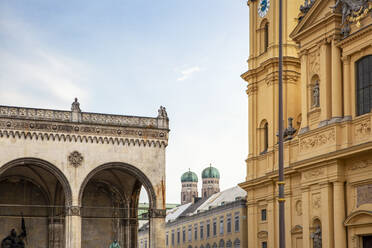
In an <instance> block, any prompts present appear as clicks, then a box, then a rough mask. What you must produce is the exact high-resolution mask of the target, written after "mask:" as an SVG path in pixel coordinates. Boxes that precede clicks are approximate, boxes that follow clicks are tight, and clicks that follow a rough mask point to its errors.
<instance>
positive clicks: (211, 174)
mask: <svg viewBox="0 0 372 248" xmlns="http://www.w3.org/2000/svg"><path fill="white" fill-rule="evenodd" d="M202 178H203V179H204V178H218V179H219V178H220V172H219V171H218V170H217V169H216V168H214V167H212V166H209V167H207V168H205V169H204V170H203V172H202Z"/></svg>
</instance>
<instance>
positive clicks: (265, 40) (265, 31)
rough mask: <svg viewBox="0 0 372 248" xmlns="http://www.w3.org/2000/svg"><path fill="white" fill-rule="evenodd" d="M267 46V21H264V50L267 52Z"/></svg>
mask: <svg viewBox="0 0 372 248" xmlns="http://www.w3.org/2000/svg"><path fill="white" fill-rule="evenodd" d="M268 47H269V23H268V22H266V23H265V27H264V51H265V52H267V48H268Z"/></svg>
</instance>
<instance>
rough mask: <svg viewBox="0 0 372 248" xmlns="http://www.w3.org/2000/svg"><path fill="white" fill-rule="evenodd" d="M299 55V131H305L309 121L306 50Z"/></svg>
mask: <svg viewBox="0 0 372 248" xmlns="http://www.w3.org/2000/svg"><path fill="white" fill-rule="evenodd" d="M300 56H301V112H302V122H301V130H300V132H301V133H303V132H306V131H307V130H308V129H309V123H308V118H307V109H308V99H307V96H308V94H307V85H308V68H307V59H308V51H307V50H304V51H302V52H301V54H300Z"/></svg>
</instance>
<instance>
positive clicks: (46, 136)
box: [0, 130, 168, 148]
mask: <svg viewBox="0 0 372 248" xmlns="http://www.w3.org/2000/svg"><path fill="white" fill-rule="evenodd" d="M4 137H5V138H9V137H12V138H19V139H22V138H23V139H30V140H33V139H35V140H39V139H40V140H51V141H56V142H58V141H61V142H66V141H67V142H76V143H77V142H79V143H94V144H111V145H124V146H147V147H159V148H164V147H166V146H167V145H168V142H167V141H165V140H151V139H139V138H113V137H104V136H88V135H75V134H67V135H65V134H58V133H57V134H54V133H41V132H30V131H18V130H15V131H14V130H0V138H4Z"/></svg>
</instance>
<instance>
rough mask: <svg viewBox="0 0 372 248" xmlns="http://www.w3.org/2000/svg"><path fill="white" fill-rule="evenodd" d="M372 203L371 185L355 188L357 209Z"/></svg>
mask: <svg viewBox="0 0 372 248" xmlns="http://www.w3.org/2000/svg"><path fill="white" fill-rule="evenodd" d="M367 203H372V184H367V185H363V186H358V187H357V207H359V206H361V205H363V204H367Z"/></svg>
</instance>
